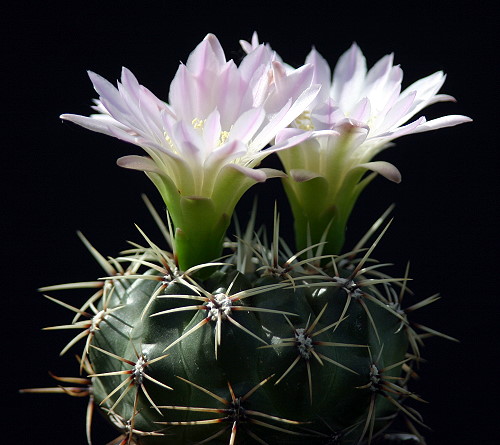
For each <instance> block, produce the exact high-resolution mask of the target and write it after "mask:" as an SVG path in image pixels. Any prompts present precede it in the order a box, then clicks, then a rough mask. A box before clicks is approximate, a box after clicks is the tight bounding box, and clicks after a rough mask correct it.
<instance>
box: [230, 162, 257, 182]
mask: <svg viewBox="0 0 500 445" xmlns="http://www.w3.org/2000/svg"><path fill="white" fill-rule="evenodd" d="M224 168H232V169H234V170H237V171H239V172H240V173H243V174H244V175H245V176H247V177H248V178H250V179H252V180H254V181H255V182H265V181H266V179H267V175H266V173H264V172H263V171H261V170H260V169H255V168H248V167H244V166H242V165H238V164H227V165H226V166H225V167H224Z"/></svg>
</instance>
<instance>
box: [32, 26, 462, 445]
mask: <svg viewBox="0 0 500 445" xmlns="http://www.w3.org/2000/svg"><path fill="white" fill-rule="evenodd" d="M242 47H243V49H244V50H245V51H246V52H247V53H248V55H247V56H246V57H245V58H244V59H243V61H242V62H241V64H240V66H239V67H236V65H235V64H234V63H233V62H232V61H226V59H225V57H224V53H223V51H222V48H221V47H220V44H219V42H218V41H217V39H216V38H215V36H213V35H209V36H207V37H206V38H205V39H204V40H203V42H202V43H200V45H198V47H197V48H196V49H195V51H194V52H193V53H192V54H191V56H190V58H189V59H188V62H187V64H186V65H181V67H180V68H179V71H178V73H177V75H176V77H175V79H174V81H173V82H172V86H171V90H170V97H169V99H170V101H169V102H170V103H169V104H167V103H165V102H162V101H160V100H159V99H157V98H156V97H155V96H154V95H153V94H152V93H151V92H150V91H149V90H147V89H146V88H145V87H143V86H142V85H140V84H139V83H138V81H137V80H136V79H135V77H134V76H133V75H132V73H131V72H130V71H128V70H126V69H124V70H123V72H122V78H121V83H119V84H118V88H117V89H116V88H115V87H113V86H112V85H111V84H110V83H109V82H107V81H106V80H104V79H103V78H101V77H100V76H98V75H96V74H94V73H90V77H91V80H92V82H93V84H94V87H95V89H96V91H97V92H98V93H99V95H100V98H99V100H97V101H95V106H94V109H95V110H96V111H98V113H99V114H96V115H92V116H91V117H83V116H77V115H63V116H62V117H63V118H65V119H67V120H71V121H73V122H75V123H77V124H79V125H82V126H84V127H87V128H90V129H92V130H94V131H98V132H101V133H105V134H108V135H112V136H115V137H118V138H120V139H123V140H125V141H127V142H132V143H134V144H136V145H139V146H140V147H142V148H143V149H144V150H145V151H146V152H147V154H148V155H149V157H139V156H135V155H134V156H128V157H126V158H121V159H120V160H119V161H118V163H119V164H120V165H122V166H124V167H128V168H132V169H137V170H142V171H145V172H146V174H147V175H148V176H149V178H150V179H151V180H152V181H153V183H154V184H155V185H156V187H157V188H158V189H159V191H160V193H161V195H162V197H163V199H164V201H165V204H166V205H167V210H168V214H167V218H166V220H163V218H162V217H161V216H160V215H158V213H157V212H156V211H155V210H154V209H153V207H152V205H151V204H150V203H149V201H148V200H146V203H147V205H148V208H149V210H150V212H151V213H152V215H153V217H154V220H155V221H156V222H157V224H158V225H159V227H160V229H161V232H162V233H163V234H164V238H165V239H164V241H162V243H155V242H153V241H152V240H151V239H150V238H149V237H148V236H147V235H146V234H145V233H144V232H143V231H142V230H140V229H139V231H140V233H141V236H142V239H143V241H142V242H141V243H132V245H131V247H130V248H129V249H128V250H125V251H124V252H122V253H121V254H120V256H118V257H108V258H105V257H104V256H102V255H101V254H100V253H99V252H98V251H97V250H96V249H95V248H94V247H93V246H92V245H91V243H90V242H89V241H88V240H87V239H86V238H85V237H84V236H83V235H82V234H80V237H81V239H82V241H83V243H84V244H85V245H86V247H87V248H88V250H89V251H90V252H91V254H92V255H93V256H94V258H95V259H96V260H97V261H98V262H99V264H100V265H101V266H102V268H103V270H104V275H105V276H104V277H101V278H99V279H98V280H97V281H90V282H80V283H74V284H63V285H55V286H48V287H45V288H42V291H43V292H50V293H51V295H50V296H49V295H47V298H49V299H50V300H52V301H53V302H55V303H57V304H58V305H60V306H63V307H64V308H66V309H68V310H69V311H71V312H73V313H74V317H73V319H72V320H71V321H70V322H69V323H68V324H67V325H61V326H51V327H48V328H46V329H48V330H66V329H68V330H74V329H76V330H77V331H78V333H77V335H76V336H74V337H73V338H72V339H71V340H70V341H69V343H68V344H67V345H66V346H65V347H64V348H63V350H62V353H66V352H67V351H68V350H69V349H71V348H73V347H76V344H77V343H83V344H84V346H83V351H82V353H81V355H80V356H79V362H80V374H81V375H80V376H79V377H75V378H68V377H56V376H54V377H55V378H56V379H57V380H58V381H60V382H61V383H62V384H61V386H59V387H57V388H52V389H51V388H46V389H38V390H37V389H31V390H24V391H25V392H37V391H43V392H47V391H49V392H50V391H53V392H66V393H68V394H70V395H73V396H88V397H89V409H88V413H87V440H88V442H89V443H91V418H92V411H93V407H94V405H95V406H98V407H99V409H100V410H101V411H102V412H103V413H104V414H105V415H106V416H107V418H108V419H109V421H110V422H111V423H112V424H113V425H114V426H115V427H116V428H117V429H118V430H119V431H120V434H121V435H120V437H119V438H118V439H116V441H114V442H113V443H116V444H118V443H121V444H132V443H135V444H143V445H147V444H185V443H200V444H201V443H229V444H235V443H261V444H270V445H271V444H302V443H311V444H323V445H326V444H330V445H333V444H361V443H371V442H372V441H374V440H379V439H384V438H385V439H391V438H392V439H394V440H404V439H412V440H414V441H415V442H418V443H424V439H423V436H422V435H421V434H420V433H419V432H418V430H417V428H418V427H419V426H424V423H423V419H422V417H421V416H420V415H419V413H418V412H417V411H416V410H415V408H414V407H413V403H412V401H414V400H416V401H422V399H421V398H420V397H419V396H418V395H416V394H414V393H413V392H412V390H411V387H410V380H411V378H412V377H414V376H415V375H416V368H417V367H418V365H419V363H420V361H421V354H420V350H421V346H422V345H423V340H424V339H425V338H427V337H429V336H436V335H437V336H441V337H444V338H448V339H452V338H451V337H448V336H447V335H445V334H442V333H440V332H438V331H436V330H433V329H431V328H428V327H426V326H423V325H420V324H417V323H415V322H414V321H413V319H412V318H413V317H412V314H411V313H412V312H413V311H415V310H417V309H420V308H422V307H425V306H427V305H429V304H430V303H433V302H434V301H436V300H437V299H438V296H437V295H433V296H431V297H428V298H425V299H422V300H420V301H418V300H414V301H412V303H411V304H410V305H409V306H406V300H405V304H403V298H404V297H405V295H408V297H409V298H411V299H414V297H413V294H412V293H411V291H410V290H409V288H408V286H407V281H408V279H409V278H408V270H406V272H405V274H404V275H403V276H402V277H400V278H393V277H391V276H390V275H388V274H387V273H386V268H387V267H388V266H389V265H388V264H386V263H380V262H378V261H376V260H375V259H374V256H373V252H374V250H375V247H376V246H377V244H378V243H379V241H380V240H381V239H382V237H383V235H384V233H385V231H386V230H387V228H388V227H389V224H390V223H387V219H388V216H389V214H390V212H391V210H392V209H388V210H387V211H386V212H385V213H384V214H383V215H382V216H381V217H380V218H379V219H378V220H377V221H376V222H375V224H374V225H373V226H372V228H371V229H370V230H369V231H368V233H367V234H365V236H363V237H362V239H361V240H360V242H359V243H358V244H357V245H356V246H354V247H353V248H352V249H351V250H349V251H342V249H343V244H344V231H345V224H346V222H347V219H348V217H349V215H350V212H351V210H352V207H353V206H354V203H355V202H356V199H357V197H358V195H359V194H360V193H361V191H362V190H363V189H364V187H365V186H366V185H367V184H368V183H369V182H370V181H371V180H372V179H373V177H374V176H375V175H376V174H382V175H383V176H386V177H387V178H389V179H391V180H393V181H395V182H398V181H399V180H400V175H399V172H398V171H397V169H396V168H395V167H394V166H392V165H391V164H388V163H386V162H384V161H372V160H371V159H372V158H373V156H375V154H377V153H378V152H380V151H381V150H382V149H383V148H385V147H386V146H387V145H388V144H389V142H390V141H392V140H393V139H394V138H396V137H399V136H401V135H403V134H407V133H411V132H416V131H426V130H430V129H435V128H440V127H443V126H451V125H456V124H459V123H462V122H466V121H468V120H469V119H468V118H466V117H464V116H446V117H445V118H439V119H436V120H434V121H430V122H428V123H425V118H420V119H418V120H417V121H415V122H413V123H411V124H407V125H405V126H402V124H404V123H405V122H406V120H408V119H409V118H410V117H411V116H413V115H414V114H415V113H417V112H418V111H420V110H421V109H422V108H423V107H425V106H426V105H429V104H431V103H433V102H436V101H440V100H449V99H450V96H445V95H438V94H436V93H437V91H438V89H439V88H440V86H441V85H442V83H443V82H444V76H443V75H442V73H437V74H436V75H433V76H429V77H428V78H425V79H422V80H421V81H419V82H417V83H416V84H414V86H413V87H414V90H412V89H411V88H410V90H409V91H408V90H405V91H403V93H401V94H400V84H401V78H402V74H401V72H400V69H399V67H394V66H392V56H391V57H389V56H386V57H385V58H383V59H381V61H380V62H379V63H377V65H376V66H375V67H374V68H372V70H370V71H369V72H368V73H366V66H365V63H364V58H363V55H362V54H361V51H360V50H359V48H358V47H357V46H355V45H353V47H352V48H351V49H350V50H349V51H348V52H347V53H346V54H345V55H344V56H342V58H341V59H340V60H339V63H338V65H337V67H336V69H335V72H334V77H333V82H332V84H331V85H330V80H331V79H330V77H329V76H330V71H329V67H328V65H327V64H326V62H325V61H324V60H323V59H322V58H321V56H320V55H319V54H318V53H317V52H316V51H315V50H313V52H311V54H310V55H309V56H308V59H307V62H308V64H307V65H305V66H303V67H301V68H299V69H297V70H294V69H292V68H291V67H289V66H288V65H285V64H284V63H282V62H281V59H280V58H279V57H278V56H277V55H276V54H275V53H274V52H273V51H272V50H271V48H270V47H269V45H259V43H258V39H257V37H256V35H255V36H254V38H253V39H252V42H251V43H248V42H242ZM349 89H351V90H352V91H351V92H354V91H355V92H356V93H357V94H358V96H356V95H354V94H351V95H348V96H346V94H347V92H348V90H349ZM363 95H364V96H363ZM346 97H348V98H349V99H346ZM359 98H361V99H360V100H359V101H358V99H359ZM370 104H371V105H370ZM370 106H371V109H370ZM341 107H344V108H343V109H342V108H341ZM370 110H371V111H370ZM347 116H350V117H349V118H348V117H347ZM268 144H271V145H270V147H269V148H266V147H267V146H268ZM274 152H277V153H278V155H279V157H280V159H281V160H282V162H283V165H284V167H285V173H283V172H280V171H277V170H272V169H266V168H261V169H256V168H255V167H256V166H257V165H258V164H259V163H260V162H261V161H262V159H263V158H264V157H265V156H267V155H269V154H271V153H274ZM367 171H371V172H372V173H371V174H370V175H368V176H366V177H365V176H364V174H365V173H366V172H367ZM273 177H281V178H283V182H284V185H285V190H286V192H287V195H288V198H289V201H290V204H291V207H292V212H293V215H294V226H295V235H296V237H295V244H296V249H297V251H294V250H293V249H292V248H290V247H289V245H288V243H287V240H285V239H282V238H281V237H280V222H279V214H278V211H277V209H275V213H274V220H273V224H272V235H270V234H268V233H267V228H266V227H262V228H257V227H256V226H255V220H256V213H257V210H256V207H254V209H253V213H252V215H251V217H250V218H249V220H248V221H247V223H246V226H245V228H244V229H241V228H240V226H239V224H238V223H237V222H236V224H235V232H236V236H234V237H231V236H228V235H227V234H226V230H227V228H228V226H229V223H230V220H231V215H232V213H233V210H234V207H235V205H236V203H237V202H238V200H239V198H240V197H241V196H242V195H243V193H245V192H246V191H247V190H248V189H249V188H250V187H251V186H252V185H253V184H255V183H256V182H263V181H265V180H267V179H269V178H273ZM384 224H385V227H383V228H382V226H383V225H384ZM370 240H372V241H371V243H370V244H369V241H370ZM72 288H83V289H92V291H91V292H90V296H88V298H87V299H86V300H85V301H83V302H82V303H81V304H80V305H78V306H73V305H70V304H68V303H66V302H65V299H59V298H55V297H53V296H52V293H53V292H67V291H68V289H72ZM452 340H453V339H452ZM76 385H79V386H76ZM403 424H406V426H407V427H408V428H409V431H410V432H409V433H408V434H406V435H405V434H403V433H401V434H399V433H396V432H394V431H396V430H397V428H398V427H401V425H403ZM394 425H396V426H394Z"/></svg>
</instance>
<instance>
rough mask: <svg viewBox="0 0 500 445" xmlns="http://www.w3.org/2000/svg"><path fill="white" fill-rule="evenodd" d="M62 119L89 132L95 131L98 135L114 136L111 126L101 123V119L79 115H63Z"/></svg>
mask: <svg viewBox="0 0 500 445" xmlns="http://www.w3.org/2000/svg"><path fill="white" fill-rule="evenodd" d="M59 117H60V118H61V119H64V120H66V121H70V122H73V123H74V124H77V125H80V126H81V127H83V128H86V129H87V130H91V131H95V132H97V133H102V134H106V135H108V136H114V134H113V133H112V132H111V131H110V126H109V125H108V124H107V123H106V122H103V121H101V120H100V119H94V118H91V117H85V116H79V115H77V114H61V116H59Z"/></svg>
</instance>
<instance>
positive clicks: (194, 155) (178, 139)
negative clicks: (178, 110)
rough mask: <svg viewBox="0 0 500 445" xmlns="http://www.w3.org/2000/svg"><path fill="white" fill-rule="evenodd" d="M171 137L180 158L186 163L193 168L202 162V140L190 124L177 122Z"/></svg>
mask: <svg viewBox="0 0 500 445" xmlns="http://www.w3.org/2000/svg"><path fill="white" fill-rule="evenodd" d="M171 137H172V139H173V140H174V143H175V146H176V148H177V149H178V151H179V153H180V154H181V156H182V157H183V158H184V159H186V161H187V162H188V163H192V164H193V167H196V166H197V165H199V164H200V163H202V162H203V158H204V156H203V153H202V147H204V143H203V139H202V137H201V135H200V133H199V132H198V131H196V130H195V129H194V128H193V126H192V125H191V123H187V122H185V121H180V122H177V123H176V124H175V126H174V131H173V134H172V136H171Z"/></svg>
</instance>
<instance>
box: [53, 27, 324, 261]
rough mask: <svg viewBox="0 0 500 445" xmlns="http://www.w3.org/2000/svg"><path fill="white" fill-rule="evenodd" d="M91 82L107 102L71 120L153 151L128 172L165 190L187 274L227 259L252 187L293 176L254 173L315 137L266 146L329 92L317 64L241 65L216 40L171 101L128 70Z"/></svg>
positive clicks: (262, 50)
mask: <svg viewBox="0 0 500 445" xmlns="http://www.w3.org/2000/svg"><path fill="white" fill-rule="evenodd" d="M89 76H90V79H91V81H92V83H93V85H94V88H95V90H96V91H97V93H98V94H99V99H98V100H96V101H95V106H94V107H93V108H94V110H95V111H97V112H98V113H97V114H93V115H91V116H90V117H85V116H79V115H74V114H63V115H62V116H61V117H62V118H63V119H66V120H69V121H72V122H74V123H76V124H78V125H81V126H83V127H85V128H88V129H90V130H93V131H97V132H100V133H104V134H107V135H110V136H114V137H117V138H119V139H121V140H124V141H127V142H130V143H132V144H136V145H138V146H140V147H141V148H143V149H144V150H145V151H146V153H147V154H148V155H149V157H142V156H137V155H132V156H126V157H123V158H120V159H119V160H118V164H119V165H120V166H123V167H127V168H132V169H136V170H142V171H145V172H146V173H147V174H148V176H149V177H150V179H151V180H152V181H153V182H154V184H155V185H156V187H157V188H158V189H159V191H160V193H161V194H162V197H163V199H164V201H165V203H166V204H167V208H168V210H169V213H170V215H171V217H172V220H173V223H174V226H175V228H176V248H177V254H178V255H179V263H180V265H181V266H182V267H183V268H184V269H186V268H187V267H191V266H193V265H195V264H200V262H203V261H208V260H211V259H213V258H214V257H216V256H218V254H220V249H221V246H222V239H223V237H224V233H225V230H226V228H227V225H228V224H229V221H230V217H231V214H232V212H233V210H234V207H235V205H236V203H237V202H238V201H239V199H240V198H241V196H242V195H243V193H244V192H245V191H246V190H247V189H248V188H249V187H251V186H252V185H253V184H255V183H256V182H263V181H265V180H266V179H267V178H269V177H273V176H280V175H283V173H282V172H279V171H276V170H272V169H256V168H254V167H256V166H257V165H258V164H259V162H260V161H261V160H262V159H263V158H264V157H266V156H267V155H269V154H270V153H273V152H276V151H280V150H284V149H287V148H289V147H291V146H293V145H295V144H297V143H299V142H301V141H304V140H305V139H306V138H307V136H308V134H307V133H306V132H300V133H294V134H293V135H291V137H290V138H283V137H282V138H281V139H280V143H278V144H274V145H271V147H269V148H265V147H266V146H267V145H268V144H269V143H273V140H274V138H275V136H276V135H277V133H278V132H279V131H280V130H282V129H283V128H285V127H287V126H288V125H290V124H291V123H292V122H293V121H294V119H295V118H297V116H299V115H300V114H301V113H302V112H303V111H304V110H305V109H306V107H307V106H308V105H309V104H310V103H311V101H312V100H313V99H314V98H315V96H316V94H317V93H318V91H319V89H320V86H319V85H311V81H312V77H313V67H312V66H303V67H301V68H299V69H297V70H287V69H286V68H285V67H284V66H283V65H282V64H281V62H280V61H279V60H277V58H276V55H275V54H274V53H273V52H272V51H271V50H270V49H269V48H268V47H265V46H264V45H257V46H256V47H255V48H254V49H253V50H252V51H251V52H250V53H249V54H248V55H247V56H245V58H244V59H243V60H242V62H241V63H240V65H239V66H236V64H235V63H234V62H233V61H232V60H229V61H227V60H226V58H225V55H224V51H223V49H222V47H221V45H220V43H219V41H218V40H217V38H216V37H215V36H214V35H212V34H208V35H207V36H206V37H205V39H204V40H203V41H202V42H201V43H200V44H199V45H198V46H197V47H196V48H195V50H194V51H193V52H192V53H191V55H190V56H189V58H188V60H187V63H186V64H185V65H183V64H181V65H180V67H179V69H178V71H177V73H176V75H175V78H174V79H173V81H172V83H171V85H170V93H169V103H166V102H163V101H161V100H160V99H158V98H157V97H156V96H155V95H154V94H153V93H151V91H149V90H148V89H147V88H145V87H144V86H142V85H140V84H139V82H138V81H137V79H136V78H135V77H134V75H133V74H132V73H131V72H130V71H129V70H128V69H126V68H123V70H122V75H121V81H120V82H118V85H117V87H115V86H113V85H112V84H111V83H110V82H108V81H107V80H105V79H104V78H102V77H101V76H99V75H97V74H95V73H92V72H90V73H89ZM200 221H203V224H202V227H200ZM183 243H184V244H183ZM200 251H201V252H202V253H201V254H200ZM193 255H201V257H200V256H198V257H197V258H193V257H192V256H193ZM187 257H190V258H189V259H186V260H185V258H187Z"/></svg>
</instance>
